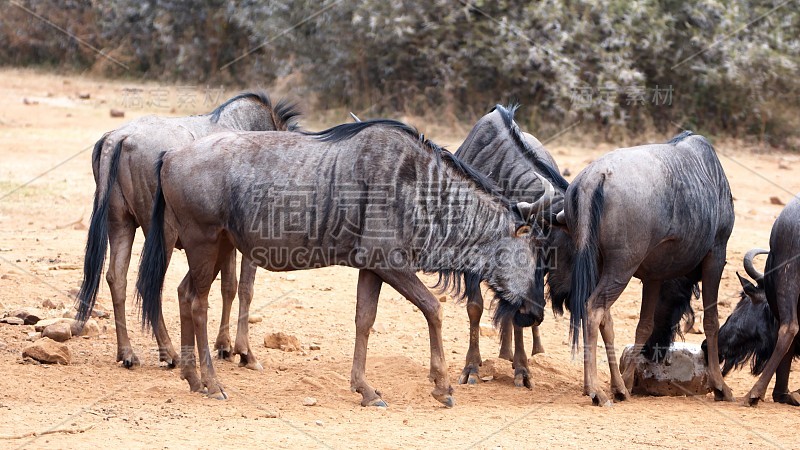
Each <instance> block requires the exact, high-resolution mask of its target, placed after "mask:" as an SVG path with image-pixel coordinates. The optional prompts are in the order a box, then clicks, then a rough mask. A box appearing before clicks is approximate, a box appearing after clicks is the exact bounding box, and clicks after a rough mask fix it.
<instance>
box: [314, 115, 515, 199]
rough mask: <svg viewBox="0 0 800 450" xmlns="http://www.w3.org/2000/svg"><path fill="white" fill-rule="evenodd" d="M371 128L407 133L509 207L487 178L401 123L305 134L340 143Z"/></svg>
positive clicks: (362, 124)
mask: <svg viewBox="0 0 800 450" xmlns="http://www.w3.org/2000/svg"><path fill="white" fill-rule="evenodd" d="M373 126H385V127H388V128H393V129H396V130H400V131H402V132H404V133H407V134H408V135H409V136H411V137H413V138H414V139H416V140H417V141H419V143H420V144H422V145H423V146H424V147H425V148H426V149H428V150H429V151H432V152H433V154H434V155H435V156H436V159H437V161H443V162H444V163H445V164H447V165H448V166H449V167H450V168H452V169H453V170H455V171H456V172H458V173H459V174H461V175H462V176H463V177H465V178H466V179H468V180H469V181H472V182H473V183H474V184H475V185H476V186H477V187H478V188H479V189H480V190H482V191H484V192H485V193H487V194H489V195H491V196H493V197H495V198H497V199H499V200H501V201H502V202H503V204H505V205H506V206H507V207H510V206H511V202H510V201H509V200H508V199H507V198H506V197H505V196H504V195H503V194H502V191H501V190H500V188H499V187H498V186H497V184H495V182H494V181H492V180H491V179H490V178H489V177H487V176H485V175H483V174H482V173H480V172H478V171H477V170H475V169H474V168H473V167H472V166H470V165H469V164H467V163H465V162H464V161H462V160H461V159H459V158H458V157H457V156H456V155H454V154H452V153H450V152H449V151H448V150H446V149H444V148H442V147H440V146H438V145H437V144H436V143H434V142H433V141H431V140H429V139H426V138H425V136H424V135H422V134H420V133H419V131H417V129H416V128H414V127H412V126H410V125H407V124H405V123H403V122H398V121H396V120H391V119H373V120H365V121H363V122H354V123H345V124H342V125H337V126H335V127H332V128H328V129H327V130H323V131H319V132H316V133H305V134H306V135H308V136H313V137H315V138H317V139H319V140H321V141H323V142H341V141H344V140H347V139H350V138H352V137H353V136H355V135H357V134H358V133H360V132H362V131H364V130H365V129H367V128H370V127H373Z"/></svg>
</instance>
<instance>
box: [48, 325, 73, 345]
mask: <svg viewBox="0 0 800 450" xmlns="http://www.w3.org/2000/svg"><path fill="white" fill-rule="evenodd" d="M42 337H46V338H50V339H52V340H54V341H56V342H66V341H68V340H70V339H71V338H72V330H71V329H70V324H69V323H66V322H58V323H54V324H52V325H48V326H47V327H45V329H44V330H43V331H42Z"/></svg>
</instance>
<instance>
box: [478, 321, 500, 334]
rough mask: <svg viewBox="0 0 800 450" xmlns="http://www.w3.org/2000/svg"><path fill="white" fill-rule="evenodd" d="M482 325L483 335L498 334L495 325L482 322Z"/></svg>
mask: <svg viewBox="0 0 800 450" xmlns="http://www.w3.org/2000/svg"><path fill="white" fill-rule="evenodd" d="M480 327H481V336H483V337H495V336H497V330H496V329H495V328H494V327H493V326H491V325H488V324H485V323H482V324H481V325H480Z"/></svg>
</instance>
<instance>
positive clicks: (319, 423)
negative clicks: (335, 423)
mask: <svg viewBox="0 0 800 450" xmlns="http://www.w3.org/2000/svg"><path fill="white" fill-rule="evenodd" d="M314 423H315V424H317V425H318V426H323V425H325V424H324V423H323V422H322V421H321V420H317V421H316V422H314Z"/></svg>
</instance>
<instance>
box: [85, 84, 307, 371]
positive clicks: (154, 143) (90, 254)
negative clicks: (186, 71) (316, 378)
mask: <svg viewBox="0 0 800 450" xmlns="http://www.w3.org/2000/svg"><path fill="white" fill-rule="evenodd" d="M297 115H298V113H297V112H296V111H295V108H294V105H292V104H290V103H287V102H284V101H281V102H279V103H278V104H277V105H275V107H273V105H272V103H271V101H270V99H269V97H267V95H266V94H264V93H257V92H246V93H242V94H240V95H237V96H235V97H233V98H231V99H229V100H228V101H226V102H225V103H223V104H222V105H220V106H219V107H218V108H216V109H215V110H214V111H212V112H211V113H209V114H205V115H199V116H191V117H158V116H147V117H142V118H140V119H137V120H134V121H132V122H130V123H128V124H126V125H124V126H122V127H120V128H119V129H117V130H114V131H112V132H109V133H106V134H105V135H104V136H103V137H102V138H101V139H100V140H99V141H97V143H96V144H95V146H94V152H93V153H92V170H93V172H94V178H95V183H96V184H97V189H96V190H95V196H94V206H93V210H92V218H91V224H90V226H89V233H88V239H87V243H86V256H85V259H84V267H83V272H84V275H83V282H82V284H81V289H80V293H79V294H78V299H77V302H78V305H77V307H78V314H77V319H78V320H79V321H81V322H83V321H85V320H86V319H87V318H88V317H89V314H90V313H91V311H92V309H93V308H94V304H95V301H96V300H97V292H98V289H99V287H100V276H101V275H102V272H103V263H104V262H105V258H106V248H107V247H108V246H110V247H111V250H110V257H109V260H110V262H109V267H108V273H107V274H106V280H107V281H108V285H109V287H110V289H111V299H112V302H113V305H114V319H115V322H116V333H117V361H121V362H122V365H123V366H124V367H133V366H134V365H137V364H139V359H138V357H137V356H136V354H134V352H133V348H131V343H130V339H129V338H128V329H127V326H126V323H125V289H126V286H127V279H126V274H127V272H128V266H129V264H130V259H131V246H132V245H133V239H134V237H135V235H136V228H138V227H140V226H141V227H142V229H143V231H144V232H145V233H146V232H147V227H148V226H149V225H150V213H151V210H152V203H153V200H152V199H153V194H154V193H155V190H156V185H157V183H158V180H157V178H156V174H155V171H154V170H153V167H154V166H155V163H156V161H157V159H158V156H159V154H160V153H161V152H164V151H169V150H172V149H176V148H180V147H183V146H185V145H186V144H188V143H190V142H192V141H194V140H195V139H198V138H200V137H203V136H207V135H209V134H211V133H215V132H219V131H224V130H230V129H236V130H263V131H270V130H287V129H290V128H292V127H294V125H293V121H294V118H295V117H296V116H297ZM245 269H246V270H243V272H242V278H243V280H242V284H243V286H242V287H241V288H242V289H248V286H247V284H248V283H250V284H252V281H248V280H245V279H244V278H245V277H247V278H253V277H254V276H255V273H254V272H252V271H251V268H250V267H249V266H247V267H245ZM235 270H236V254H235V253H232V254H231V255H230V259H229V260H228V261H226V263H225V265H224V266H223V268H222V298H223V299H224V302H223V311H222V321H221V323H220V331H219V335H218V337H217V342H216V345H215V348H217V349H218V350H219V352H220V353H221V356H224V357H232V356H233V354H232V353H231V345H230V335H229V332H228V328H229V326H228V320H229V316H230V308H231V303H232V302H233V297H234V296H235V295H236V290H237V281H236V274H235ZM244 306H246V305H244ZM240 310H242V305H240ZM239 325H240V326H239V329H238V330H237V337H236V343H237V346H236V348H234V353H239V354H240V355H241V357H242V365H245V366H247V367H248V368H252V369H258V368H260V364H259V363H258V360H257V359H256V357H255V356H254V355H253V354H252V352H251V351H250V350H249V345H248V343H247V338H248V337H247V334H248V332H247V317H246V315H245V317H244V321H243V322H242V318H241V317H240V320H239ZM242 325H244V326H242ZM155 335H156V340H157V341H158V348H159V357H160V360H161V361H165V362H167V364H168V365H169V366H173V365H174V364H175V362H176V358H177V356H178V355H177V353H175V350H174V349H173V348H172V343H171V342H170V339H169V335H168V334H167V330H166V327H165V326H164V324H163V323H160V324H159V325H158V327H157V330H156V333H155Z"/></svg>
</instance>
